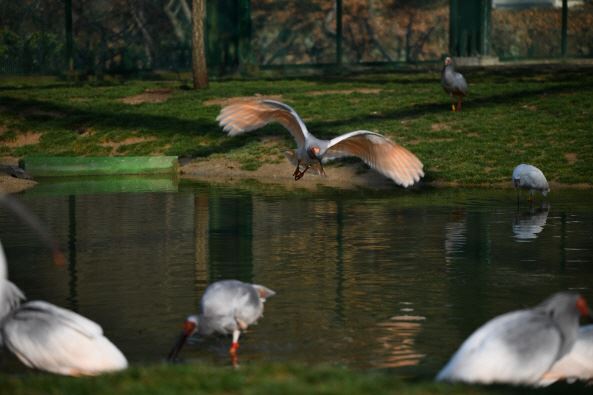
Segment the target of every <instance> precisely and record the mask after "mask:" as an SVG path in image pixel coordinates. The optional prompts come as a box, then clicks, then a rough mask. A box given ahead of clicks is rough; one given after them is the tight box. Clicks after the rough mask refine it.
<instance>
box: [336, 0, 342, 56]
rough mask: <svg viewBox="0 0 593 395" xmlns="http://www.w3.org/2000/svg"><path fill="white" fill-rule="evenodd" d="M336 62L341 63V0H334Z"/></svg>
mask: <svg viewBox="0 0 593 395" xmlns="http://www.w3.org/2000/svg"><path fill="white" fill-rule="evenodd" d="M336 63H337V64H338V65H341V64H342V0H336Z"/></svg>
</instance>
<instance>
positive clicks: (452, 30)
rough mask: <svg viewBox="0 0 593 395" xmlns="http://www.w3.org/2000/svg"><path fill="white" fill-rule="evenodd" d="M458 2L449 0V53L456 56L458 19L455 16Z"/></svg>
mask: <svg viewBox="0 0 593 395" xmlns="http://www.w3.org/2000/svg"><path fill="white" fill-rule="evenodd" d="M458 10H459V3H458V1H457V0H450V1H449V55H451V56H458V55H459V53H458V52H459V51H458V44H459V43H458V34H457V32H458V29H459V26H458V24H459V19H458V17H457V15H458Z"/></svg>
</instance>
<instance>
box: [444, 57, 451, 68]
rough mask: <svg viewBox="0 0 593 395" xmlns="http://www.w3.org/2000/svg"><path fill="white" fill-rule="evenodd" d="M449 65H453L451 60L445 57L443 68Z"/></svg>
mask: <svg viewBox="0 0 593 395" xmlns="http://www.w3.org/2000/svg"><path fill="white" fill-rule="evenodd" d="M451 63H453V60H452V59H451V58H450V57H448V56H447V57H446V58H445V66H448V65H450V64H451Z"/></svg>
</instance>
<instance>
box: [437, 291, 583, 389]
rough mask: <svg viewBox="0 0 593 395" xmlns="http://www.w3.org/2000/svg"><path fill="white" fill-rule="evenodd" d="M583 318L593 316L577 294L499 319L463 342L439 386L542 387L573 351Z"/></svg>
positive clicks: (560, 296) (561, 294)
mask: <svg viewBox="0 0 593 395" xmlns="http://www.w3.org/2000/svg"><path fill="white" fill-rule="evenodd" d="M580 315H582V316H589V317H591V316H592V315H591V310H590V309H589V307H588V306H587V302H586V301H585V299H584V298H583V297H582V296H580V295H578V294H576V293H572V292H559V293H556V294H554V295H552V296H551V297H549V298H548V299H546V300H544V301H543V302H542V303H540V304H539V305H537V306H535V307H533V308H531V309H524V310H517V311H512V312H510V313H506V314H503V315H500V316H498V317H496V318H494V319H492V320H490V321H488V322H487V323H486V324H484V325H482V326H481V327H480V328H478V329H477V330H476V331H475V332H474V333H473V334H472V335H471V336H470V337H469V338H467V340H465V342H463V344H462V345H461V347H460V348H459V350H457V352H456V353H455V354H454V355H453V357H452V358H451V360H450V361H449V362H448V363H447V365H446V366H445V367H444V368H443V369H442V370H441V371H440V372H439V374H438V375H437V380H444V381H464V382H468V383H481V384H491V383H507V384H531V385H537V384H538V383H539V381H540V380H541V378H542V376H543V375H544V374H545V373H546V372H547V371H548V370H549V369H550V368H551V367H552V365H553V364H554V363H555V362H556V361H557V360H558V359H560V358H562V357H563V356H564V355H566V354H567V353H569V352H570V350H571V349H572V347H573V345H574V344H575V341H576V340H577V332H578V328H579V316H580Z"/></svg>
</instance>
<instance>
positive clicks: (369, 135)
mask: <svg viewBox="0 0 593 395" xmlns="http://www.w3.org/2000/svg"><path fill="white" fill-rule="evenodd" d="M216 120H217V121H219V123H220V126H222V127H223V130H224V131H225V132H227V133H228V134H229V135H230V136H235V135H238V134H241V133H245V132H249V131H252V130H255V129H259V128H261V127H263V126H265V125H267V124H269V123H272V122H278V123H279V124H281V125H282V126H284V127H285V128H286V129H288V131H289V132H290V134H292V137H294V139H295V140H296V143H297V149H296V151H294V154H291V156H290V157H289V159H290V158H291V157H294V162H295V165H296V169H295V171H294V173H293V176H294V178H295V180H298V179H300V178H301V177H303V175H304V174H305V172H306V171H307V170H309V169H311V168H313V169H314V170H315V171H317V172H318V173H320V174H325V173H324V171H323V166H322V161H323V160H331V159H335V158H339V157H345V156H356V157H358V158H360V159H362V160H363V161H364V162H365V163H366V164H367V165H369V166H370V167H372V168H373V169H375V170H377V171H378V172H379V173H381V174H383V175H384V176H386V177H389V178H391V179H392V180H393V181H394V182H395V183H396V184H398V185H402V186H404V187H408V186H410V185H413V184H414V183H415V182H417V181H418V180H420V178H421V177H422V176H424V172H423V171H422V167H423V165H422V162H420V160H418V158H417V157H416V155H414V154H413V153H411V152H410V151H408V150H407V149H405V148H404V147H402V146H400V145H398V144H395V143H394V142H392V141H391V140H389V139H388V138H386V137H384V136H382V135H380V134H378V133H374V132H369V131H366V130H358V131H355V132H349V133H346V134H343V135H341V136H338V137H335V138H333V139H331V140H322V139H318V138H317V137H315V136H313V135H312V134H311V133H309V131H308V130H307V127H306V126H305V123H304V122H303V120H302V119H301V118H300V117H299V115H298V114H297V113H296V111H294V110H293V109H292V108H291V107H289V106H287V105H286V104H284V103H280V102H277V101H274V100H249V101H241V102H237V103H234V104H230V105H228V106H226V107H224V108H223V109H222V110H221V111H220V114H219V115H218V117H217V118H216ZM301 166H303V170H301Z"/></svg>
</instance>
